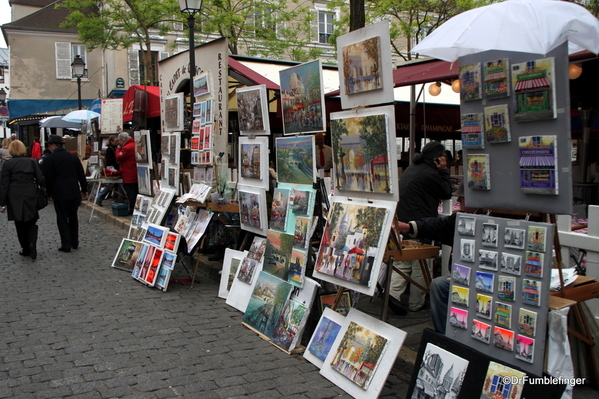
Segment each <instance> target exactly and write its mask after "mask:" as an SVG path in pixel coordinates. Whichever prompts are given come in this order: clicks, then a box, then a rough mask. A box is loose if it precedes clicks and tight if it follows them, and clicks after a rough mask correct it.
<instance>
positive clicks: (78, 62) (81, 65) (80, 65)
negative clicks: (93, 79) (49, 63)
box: [71, 55, 85, 109]
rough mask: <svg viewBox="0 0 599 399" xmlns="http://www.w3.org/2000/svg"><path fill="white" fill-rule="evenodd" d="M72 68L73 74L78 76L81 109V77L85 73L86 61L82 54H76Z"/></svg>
mask: <svg viewBox="0 0 599 399" xmlns="http://www.w3.org/2000/svg"><path fill="white" fill-rule="evenodd" d="M71 68H72V70H73V76H74V77H76V78H77V109H81V108H83V107H82V106H81V77H82V76H84V75H85V61H83V59H82V58H81V56H80V55H76V56H75V59H74V60H73V63H72V64H71Z"/></svg>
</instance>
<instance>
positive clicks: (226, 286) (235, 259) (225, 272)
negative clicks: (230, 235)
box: [218, 248, 247, 299]
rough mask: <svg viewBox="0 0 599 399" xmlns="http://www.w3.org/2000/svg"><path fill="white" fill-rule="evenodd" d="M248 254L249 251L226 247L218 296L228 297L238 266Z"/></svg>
mask: <svg viewBox="0 0 599 399" xmlns="http://www.w3.org/2000/svg"><path fill="white" fill-rule="evenodd" d="M246 255H247V251H236V250H234V249H231V248H226V249H225V256H224V259H223V268H222V270H221V275H220V285H219V288H218V297H219V298H222V299H227V296H228V295H229V291H230V290H231V285H232V284H233V279H234V278H235V275H236V274H237V268H238V267H239V265H240V264H241V262H242V260H243V258H244V257H245V256H246Z"/></svg>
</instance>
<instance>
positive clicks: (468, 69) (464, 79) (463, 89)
mask: <svg viewBox="0 0 599 399" xmlns="http://www.w3.org/2000/svg"><path fill="white" fill-rule="evenodd" d="M459 74H460V100H461V101H474V100H481V99H482V98H483V95H482V76H481V72H480V62H479V63H474V64H468V65H460V69H459Z"/></svg>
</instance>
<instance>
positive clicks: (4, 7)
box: [0, 0, 10, 48]
mask: <svg viewBox="0 0 599 399" xmlns="http://www.w3.org/2000/svg"><path fill="white" fill-rule="evenodd" d="M8 22H10V6H9V5H8V0H0V25H2V24H5V23H8ZM6 47H7V46H6V42H5V41H4V35H2V33H0V48H6Z"/></svg>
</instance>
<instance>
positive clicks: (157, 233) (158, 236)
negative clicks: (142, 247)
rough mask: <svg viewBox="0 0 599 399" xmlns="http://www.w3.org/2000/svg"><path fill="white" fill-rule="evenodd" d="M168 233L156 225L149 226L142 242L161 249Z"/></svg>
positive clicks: (166, 229)
mask: <svg viewBox="0 0 599 399" xmlns="http://www.w3.org/2000/svg"><path fill="white" fill-rule="evenodd" d="M168 233H169V231H168V228H166V227H162V226H158V225H156V224H149V225H148V229H147V231H146V233H145V235H144V238H143V240H142V241H143V242H145V243H148V244H152V245H155V246H157V247H159V248H163V247H164V243H165V241H166V236H167V235H168Z"/></svg>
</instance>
